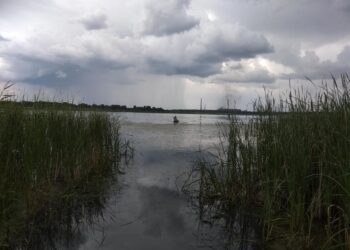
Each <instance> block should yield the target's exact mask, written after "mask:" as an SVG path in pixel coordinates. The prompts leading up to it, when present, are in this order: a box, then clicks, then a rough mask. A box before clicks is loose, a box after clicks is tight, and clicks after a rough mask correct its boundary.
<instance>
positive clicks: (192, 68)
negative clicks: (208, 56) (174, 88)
mask: <svg viewBox="0 0 350 250" xmlns="http://www.w3.org/2000/svg"><path fill="white" fill-rule="evenodd" d="M147 67H148V69H149V70H150V71H151V72H154V73H158V74H165V75H189V76H199V77H207V76H210V75H213V74H216V73H218V72H220V64H217V63H207V62H191V63H188V64H185V63H183V64H181V63H176V62H171V61H168V60H157V59H155V58H150V59H149V60H148V61H147Z"/></svg>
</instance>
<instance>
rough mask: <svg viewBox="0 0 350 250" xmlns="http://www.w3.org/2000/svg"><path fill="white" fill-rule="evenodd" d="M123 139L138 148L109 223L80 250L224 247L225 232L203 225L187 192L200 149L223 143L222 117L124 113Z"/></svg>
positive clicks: (87, 236)
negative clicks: (184, 190)
mask: <svg viewBox="0 0 350 250" xmlns="http://www.w3.org/2000/svg"><path fill="white" fill-rule="evenodd" d="M119 116H120V119H121V123H122V135H123V137H124V138H126V139H128V140H130V141H131V143H132V144H133V146H134V148H135V155H134V160H133V162H132V164H130V165H129V166H128V167H127V168H126V169H125V175H122V176H121V177H120V178H119V185H120V189H119V191H118V192H116V194H115V195H114V196H113V197H112V198H111V199H110V201H109V202H108V204H107V206H106V209H105V212H104V215H103V218H104V219H103V220H101V221H99V222H98V223H96V225H95V226H94V227H93V228H90V229H89V230H86V231H85V232H84V233H82V236H81V237H80V240H79V244H77V245H76V247H75V248H74V249H106V250H112V249H119V250H128V249H130V250H138V249H142V250H148V249H149V250H157V249H168V250H172V249H199V248H200V249H223V248H222V239H221V237H220V236H219V235H220V230H219V229H218V228H217V227H215V226H213V225H209V226H208V225H203V224H202V223H199V221H198V215H197V213H196V211H195V210H194V209H193V208H192V207H191V205H190V203H189V202H188V200H187V199H186V197H184V195H183V194H182V193H181V191H180V189H181V186H182V184H183V181H184V179H185V178H186V177H187V175H188V173H189V171H190V170H191V168H192V167H193V163H194V161H196V159H198V158H199V156H200V151H203V150H214V149H215V146H216V145H217V144H218V142H219V138H218V132H219V127H218V126H217V123H222V122H224V123H225V122H227V120H226V117H225V116H219V115H203V116H200V115H177V117H178V119H179V120H180V123H179V124H177V125H174V124H172V118H173V115H171V114H145V113H121V114H119Z"/></svg>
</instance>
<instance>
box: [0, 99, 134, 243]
mask: <svg viewBox="0 0 350 250" xmlns="http://www.w3.org/2000/svg"><path fill="white" fill-rule="evenodd" d="M2 104H4V105H2V106H1V107H2V108H1V111H0V173H1V174H0V249H17V248H20V249H26V247H25V248H23V244H24V243H27V245H26V244H24V245H26V246H27V247H28V246H29V248H30V246H31V244H34V243H33V242H39V241H36V240H35V237H34V236H35V235H36V236H38V235H40V234H35V233H33V232H36V231H37V228H40V227H41V228H42V229H45V228H46V231H47V230H49V229H50V228H52V227H55V228H56V229H55V230H56V231H57V230H58V229H57V228H59V225H60V223H61V224H62V225H61V226H62V227H65V226H68V227H69V226H72V224H69V223H68V224H67V223H66V222H67V220H72V221H73V219H72V218H74V217H76V220H74V221H75V223H76V222H78V221H80V220H81V217H83V216H82V214H90V215H91V216H92V215H93V214H94V213H95V214H96V213H98V211H99V210H98V209H97V208H98V207H102V206H103V202H102V201H101V199H104V197H105V194H106V190H107V186H106V184H107V183H110V180H111V178H112V177H113V176H115V175H116V173H117V172H118V171H119V169H120V166H119V164H120V159H121V157H122V155H123V154H125V152H123V148H122V145H121V139H120V133H119V122H118V120H117V119H113V118H112V117H110V116H109V115H108V114H106V113H102V112H98V113H97V112H79V111H70V110H61V111H59V110H57V109H54V108H53V109H47V110H43V109H42V108H40V109H36V108H35V107H33V108H32V109H29V110H28V109H25V108H23V107H21V106H20V105H18V104H11V103H10V102H8V103H6V102H3V103H2ZM128 147H129V146H128ZM88 198H89V199H88ZM89 204H90V205H89ZM94 204H95V205H94ZM96 204H97V205H96ZM60 205H61V208H60V210H57V207H60ZM74 206H75V207H76V208H77V209H76V210H74V209H73V208H72V207H74ZM68 210H69V211H70V213H68V212H69V211H68ZM73 210H74V211H75V212H74V211H73ZM60 211H61V212H60ZM62 211H63V212H62ZM45 214H46V215H45ZM67 214H70V215H69V216H68V215H67ZM74 214H76V215H75V216H73V215H74ZM40 215H41V217H40ZM44 215H45V216H44ZM38 216H39V217H38ZM60 216H61V217H62V216H63V217H64V216H65V217H64V218H65V220H60V221H56V222H54V221H55V220H54V218H56V217H60ZM67 216H68V217H67ZM91 216H90V217H91ZM38 218H41V219H38ZM64 218H61V219H64ZM39 221H41V222H42V223H41V224H40V223H39ZM72 223H73V222H72ZM33 224H35V225H37V226H39V227H37V228H35V227H33ZM73 224H74V223H73ZM31 225H32V226H31ZM55 225H56V226H55ZM55 230H54V229H52V231H55ZM67 230H68V231H69V229H68V228H67ZM39 231H40V230H39ZM43 231H45V230H43ZM49 238H50V237H49ZM51 238H52V237H51ZM16 244H18V245H19V246H22V247H19V246H17V245H16ZM34 248H35V247H34ZM34 248H32V249H34ZM35 249H45V248H41V247H39V248H35ZM50 249H51V248H50ZM52 249H54V248H52Z"/></svg>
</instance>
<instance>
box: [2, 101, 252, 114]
mask: <svg viewBox="0 0 350 250" xmlns="http://www.w3.org/2000/svg"><path fill="white" fill-rule="evenodd" d="M12 105H15V106H21V107H24V108H37V109H51V108H53V109H73V110H83V111H85V110H86V111H106V112H132V113H159V114H199V115H200V114H202V115H228V114H230V115H254V114H257V112H252V111H247V110H240V109H224V108H221V109H205V110H200V109H163V108H157V107H151V106H143V107H138V106H133V107H127V106H125V105H105V104H100V105H97V104H92V105H90V104H86V103H80V104H74V103H69V102H49V101H2V102H0V107H6V106H12Z"/></svg>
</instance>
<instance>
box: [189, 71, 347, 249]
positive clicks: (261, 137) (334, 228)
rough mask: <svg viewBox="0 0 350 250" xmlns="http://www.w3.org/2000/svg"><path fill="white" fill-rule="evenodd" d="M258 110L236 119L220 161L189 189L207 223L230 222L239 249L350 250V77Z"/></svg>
mask: <svg viewBox="0 0 350 250" xmlns="http://www.w3.org/2000/svg"><path fill="white" fill-rule="evenodd" d="M254 110H255V111H256V112H257V114H258V115H256V116H253V117H251V118H249V119H248V121H244V122H243V121H242V120H240V119H239V118H237V117H235V116H231V117H230V118H231V123H230V125H229V128H228V130H227V131H224V132H223V138H224V140H223V141H222V144H221V149H220V150H219V153H218V154H217V155H216V156H215V157H216V158H215V160H208V159H207V160H200V161H198V163H197V164H195V167H194V169H193V172H192V173H191V175H190V176H189V179H188V181H187V183H185V185H184V186H183V191H184V192H185V193H187V194H189V196H190V198H191V201H192V202H193V203H194V204H195V206H196V208H197V210H198V214H199V217H200V219H201V220H202V221H205V222H207V223H208V221H209V222H210V221H211V222H213V221H218V220H221V221H223V228H224V231H225V232H226V233H227V235H228V238H229V240H232V241H235V244H236V246H239V249H250V248H251V247H253V248H254V247H256V248H257V249H261V248H264V249H350V79H349V77H348V75H342V76H341V80H340V82H339V81H338V82H337V80H336V79H335V78H333V83H332V84H327V83H323V84H322V86H320V88H318V91H317V93H316V94H315V95H311V94H310V93H309V92H307V91H304V90H302V89H296V90H292V91H291V92H290V93H289V95H288V96H287V97H286V98H280V99H276V98H274V97H273V96H272V95H270V94H268V93H267V94H266V95H265V97H264V98H262V99H258V100H257V101H256V102H255V108H254ZM229 249H231V248H229ZM232 249H236V248H232ZM237 249H238V248H237Z"/></svg>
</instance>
